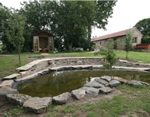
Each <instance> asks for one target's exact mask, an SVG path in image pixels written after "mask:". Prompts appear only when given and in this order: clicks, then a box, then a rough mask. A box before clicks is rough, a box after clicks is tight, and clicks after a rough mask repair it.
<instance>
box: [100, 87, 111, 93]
mask: <svg viewBox="0 0 150 117" xmlns="http://www.w3.org/2000/svg"><path fill="white" fill-rule="evenodd" d="M99 90H100V93H105V94H107V93H110V92H112V89H111V88H110V87H102V88H100V89H99Z"/></svg>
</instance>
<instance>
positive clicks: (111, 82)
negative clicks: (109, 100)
mask: <svg viewBox="0 0 150 117" xmlns="http://www.w3.org/2000/svg"><path fill="white" fill-rule="evenodd" d="M118 84H120V82H119V81H118V80H111V81H110V82H109V86H110V87H116V86H117V85H118Z"/></svg>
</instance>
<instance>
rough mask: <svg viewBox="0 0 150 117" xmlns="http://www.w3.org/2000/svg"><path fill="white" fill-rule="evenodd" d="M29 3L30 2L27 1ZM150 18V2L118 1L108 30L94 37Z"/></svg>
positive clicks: (13, 3) (16, 3) (16, 0)
mask: <svg viewBox="0 0 150 117" xmlns="http://www.w3.org/2000/svg"><path fill="white" fill-rule="evenodd" d="M22 1H24V0H0V2H2V4H3V5H5V6H7V7H13V8H18V9H19V8H20V6H21V5H20V2H22ZM25 1H28V0H25ZM149 17H150V0H118V2H117V4H116V6H115V7H114V13H113V15H112V18H110V19H109V20H108V25H107V26H106V28H107V30H106V31H104V30H102V29H96V28H95V29H93V30H92V36H102V35H105V34H109V33H113V32H117V31H121V30H124V29H128V28H131V27H133V26H134V25H135V24H136V23H137V22H138V21H139V20H142V19H144V18H149Z"/></svg>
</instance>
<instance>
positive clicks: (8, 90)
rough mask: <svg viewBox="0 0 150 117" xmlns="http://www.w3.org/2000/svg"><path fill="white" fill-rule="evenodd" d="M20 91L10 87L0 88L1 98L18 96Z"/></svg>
mask: <svg viewBox="0 0 150 117" xmlns="http://www.w3.org/2000/svg"><path fill="white" fill-rule="evenodd" d="M16 93H18V91H17V90H16V89H12V88H10V87H8V86H6V87H2V88H0V97H5V96H6V95H7V94H16Z"/></svg>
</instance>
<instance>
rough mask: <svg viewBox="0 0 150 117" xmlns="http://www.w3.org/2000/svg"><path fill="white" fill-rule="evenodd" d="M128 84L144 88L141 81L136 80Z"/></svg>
mask: <svg viewBox="0 0 150 117" xmlns="http://www.w3.org/2000/svg"><path fill="white" fill-rule="evenodd" d="M128 84H129V85H133V86H142V83H141V81H136V80H131V81H129V82H128Z"/></svg>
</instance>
